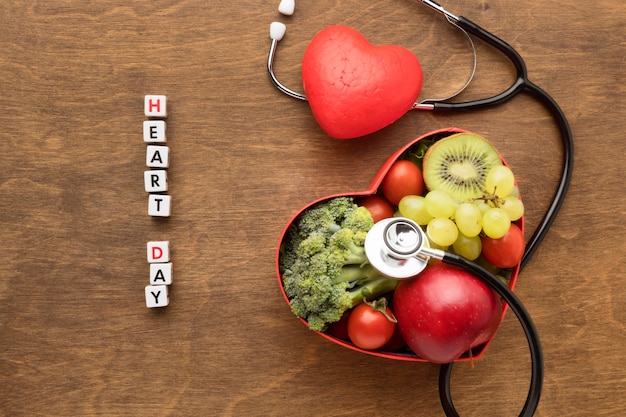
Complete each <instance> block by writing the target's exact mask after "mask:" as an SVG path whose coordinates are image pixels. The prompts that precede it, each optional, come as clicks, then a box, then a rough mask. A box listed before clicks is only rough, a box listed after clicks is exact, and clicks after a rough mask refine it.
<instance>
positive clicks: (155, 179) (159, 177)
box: [143, 169, 167, 193]
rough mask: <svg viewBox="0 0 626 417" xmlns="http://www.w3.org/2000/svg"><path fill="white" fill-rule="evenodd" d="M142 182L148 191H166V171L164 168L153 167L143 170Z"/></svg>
mask: <svg viewBox="0 0 626 417" xmlns="http://www.w3.org/2000/svg"><path fill="white" fill-rule="evenodd" d="M143 183H144V186H145V189H146V192H148V193H161V192H164V191H167V171H166V170H164V169H153V170H151V171H144V173H143Z"/></svg>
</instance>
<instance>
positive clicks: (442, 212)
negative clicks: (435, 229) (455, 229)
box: [425, 190, 457, 219]
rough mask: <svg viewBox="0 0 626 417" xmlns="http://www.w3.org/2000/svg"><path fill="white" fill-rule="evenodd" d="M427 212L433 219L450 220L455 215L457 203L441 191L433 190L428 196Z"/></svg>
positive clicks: (426, 198)
mask: <svg viewBox="0 0 626 417" xmlns="http://www.w3.org/2000/svg"><path fill="white" fill-rule="evenodd" d="M425 200H426V210H428V212H429V213H430V214H431V216H433V217H440V218H443V219H449V218H450V217H452V216H453V215H454V211H455V210H456V206H457V203H456V201H454V199H453V198H452V197H450V195H448V194H447V193H445V192H444V191H440V190H432V191H429V192H428V193H427V194H426V197H425Z"/></svg>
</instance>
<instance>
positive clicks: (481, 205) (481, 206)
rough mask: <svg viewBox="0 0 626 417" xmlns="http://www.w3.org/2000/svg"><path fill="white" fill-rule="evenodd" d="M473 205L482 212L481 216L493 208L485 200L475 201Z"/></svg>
mask: <svg viewBox="0 0 626 417" xmlns="http://www.w3.org/2000/svg"><path fill="white" fill-rule="evenodd" d="M472 204H473V205H475V206H476V207H477V208H478V210H480V213H481V215H483V214H485V212H486V211H487V210H489V209H490V208H492V206H490V205H489V203H487V202H486V201H485V200H475V201H474V202H473V203H472Z"/></svg>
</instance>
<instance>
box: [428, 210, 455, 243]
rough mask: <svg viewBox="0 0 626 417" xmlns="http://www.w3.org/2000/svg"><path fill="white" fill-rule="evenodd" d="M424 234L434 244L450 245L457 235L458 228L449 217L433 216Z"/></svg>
mask: <svg viewBox="0 0 626 417" xmlns="http://www.w3.org/2000/svg"><path fill="white" fill-rule="evenodd" d="M426 234H427V235H428V237H429V238H430V240H432V241H433V242H434V243H435V244H437V245H439V246H450V245H452V244H453V243H454V241H456V238H457V237H458V236H459V229H457V227H456V224H454V222H453V221H452V220H450V219H447V218H446V219H444V218H441V217H435V218H434V219H432V220H431V221H430V222H429V223H428V226H427V227H426Z"/></svg>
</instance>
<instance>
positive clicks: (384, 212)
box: [359, 195, 395, 223]
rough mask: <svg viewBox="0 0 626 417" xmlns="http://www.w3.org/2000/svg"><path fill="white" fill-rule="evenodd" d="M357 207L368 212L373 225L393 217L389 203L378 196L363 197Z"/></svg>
mask: <svg viewBox="0 0 626 417" xmlns="http://www.w3.org/2000/svg"><path fill="white" fill-rule="evenodd" d="M359 206H363V207H365V208H366V209H367V210H368V211H369V212H370V214H371V215H372V218H373V219H374V223H376V222H378V221H380V220H382V219H387V218H389V217H393V215H394V213H395V211H394V209H393V206H392V205H391V203H389V201H387V200H386V199H385V198H383V197H381V196H378V195H373V196H371V197H365V198H364V199H362V200H360V201H359Z"/></svg>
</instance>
